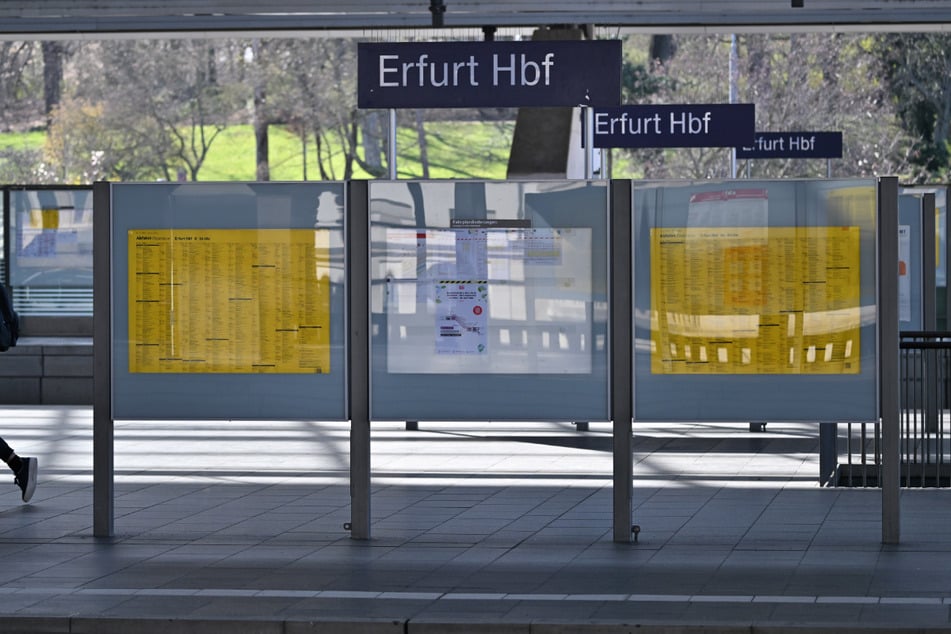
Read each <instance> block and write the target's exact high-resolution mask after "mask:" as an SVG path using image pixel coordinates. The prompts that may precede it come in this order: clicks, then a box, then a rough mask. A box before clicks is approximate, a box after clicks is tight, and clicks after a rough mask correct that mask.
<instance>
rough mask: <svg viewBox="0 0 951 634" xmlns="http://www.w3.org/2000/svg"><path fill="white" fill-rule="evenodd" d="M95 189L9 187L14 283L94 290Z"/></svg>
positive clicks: (11, 279) (35, 286)
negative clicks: (93, 236) (93, 204)
mask: <svg viewBox="0 0 951 634" xmlns="http://www.w3.org/2000/svg"><path fill="white" fill-rule="evenodd" d="M92 216H93V211H92V190H91V189H90V188H89V187H84V188H79V187H74V188H68V187H63V188H56V189H52V188H43V189H39V188H23V189H18V188H10V236H11V243H10V262H9V264H8V266H9V272H10V284H11V285H12V286H14V287H24V286H28V287H32V288H60V287H65V288H87V289H90V291H91V290H92Z"/></svg>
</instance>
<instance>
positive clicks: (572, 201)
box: [370, 181, 608, 421]
mask: <svg viewBox="0 0 951 634" xmlns="http://www.w3.org/2000/svg"><path fill="white" fill-rule="evenodd" d="M607 202H608V197H607V186H606V184H605V183H584V182H581V183H577V182H576V183H528V182H491V183H485V182H445V181H443V182H381V181H376V182H372V183H370V217H371V242H372V248H371V281H372V289H371V306H372V317H373V322H372V334H371V367H372V382H371V386H372V394H371V404H372V409H371V413H372V417H373V419H375V420H425V419H429V420H433V419H438V420H446V419H449V420H460V419H463V420H473V419H477V420H486V419H488V420H493V419H495V420H501V419H506V420H569V421H572V420H605V419H606V416H607V341H606V336H607V335H606V333H607V321H606V320H607V310H606V302H607V283H606V280H607V264H606V262H607Z"/></svg>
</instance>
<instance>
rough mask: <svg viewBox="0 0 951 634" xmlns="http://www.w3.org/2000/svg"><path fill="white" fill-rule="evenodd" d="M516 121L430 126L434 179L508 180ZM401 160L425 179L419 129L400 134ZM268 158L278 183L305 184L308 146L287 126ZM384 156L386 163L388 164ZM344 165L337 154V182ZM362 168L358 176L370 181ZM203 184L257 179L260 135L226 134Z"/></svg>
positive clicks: (244, 130)
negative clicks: (257, 137) (256, 138)
mask: <svg viewBox="0 0 951 634" xmlns="http://www.w3.org/2000/svg"><path fill="white" fill-rule="evenodd" d="M512 127H513V124H512V123H503V124H499V123H495V122H493V123H481V122H443V123H429V124H426V139H427V154H428V157H429V177H430V178H481V179H504V178H505V173H506V169H507V166H508V153H509V146H510V144H511V138H512ZM396 147H397V149H398V155H397V160H396V165H397V171H398V176H399V177H400V178H420V177H422V176H423V168H422V165H421V163H420V148H419V142H418V139H417V133H416V130H415V129H414V128H400V129H399V130H398V134H397V139H396ZM268 154H269V156H268V159H269V164H270V171H271V180H273V181H299V180H304V161H303V156H304V148H303V147H302V144H301V141H300V139H299V138H298V137H297V136H296V135H294V134H293V133H292V132H290V131H289V130H287V129H286V128H284V127H281V126H271V128H270V130H269V138H268ZM385 160H386V159H385V156H384V165H385ZM306 170H307V172H306V173H307V179H309V180H318V179H319V178H320V170H319V168H318V166H317V159H316V147H315V145H314V142H313V139H309V140H308V143H307V165H306ZM343 173H344V164H343V158H342V156H337V157H336V159H335V160H334V161H333V166H332V170H330V177H331V179H342V178H343ZM369 177H370V175H369V174H368V173H367V172H365V171H364V170H362V169H361V168H360V167H359V166H355V167H354V178H369ZM198 179H199V180H202V181H219V180H224V181H232V180H238V181H248V180H254V179H255V170H254V132H253V130H252V129H251V127H250V126H233V127H230V128H228V129H226V130H225V131H223V132H222V133H221V134H220V135H219V136H218V138H216V139H215V142H214V143H213V144H212V146H211V151H210V152H209V154H208V158H207V160H206V161H205V164H204V165H203V166H202V168H201V171H200V172H199V175H198Z"/></svg>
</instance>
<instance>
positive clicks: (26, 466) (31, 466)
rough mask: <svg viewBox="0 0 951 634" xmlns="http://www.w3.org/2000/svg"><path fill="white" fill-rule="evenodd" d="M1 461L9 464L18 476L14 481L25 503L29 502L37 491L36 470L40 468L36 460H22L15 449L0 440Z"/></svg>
mask: <svg viewBox="0 0 951 634" xmlns="http://www.w3.org/2000/svg"><path fill="white" fill-rule="evenodd" d="M0 460H3V461H4V462H5V463H7V466H9V467H10V470H11V471H13V473H14V475H15V476H16V477H15V478H14V479H13V481H14V482H15V483H16V485H17V486H18V487H20V490H21V491H22V492H23V501H24V502H29V501H30V498H31V497H33V491H35V490H36V470H37V468H38V466H39V464H38V461H37V459H36V458H21V457H20V456H18V455H16V453H15V452H14V451H13V448H12V447H10V445H8V444H7V443H6V441H5V440H3V438H0Z"/></svg>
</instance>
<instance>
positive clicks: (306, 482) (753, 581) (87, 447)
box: [0, 406, 951, 634]
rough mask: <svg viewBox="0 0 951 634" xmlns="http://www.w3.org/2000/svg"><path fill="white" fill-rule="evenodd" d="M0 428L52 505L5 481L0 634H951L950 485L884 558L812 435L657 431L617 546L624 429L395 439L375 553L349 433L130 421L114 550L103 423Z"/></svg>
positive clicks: (384, 454) (740, 427) (853, 496)
mask: <svg viewBox="0 0 951 634" xmlns="http://www.w3.org/2000/svg"><path fill="white" fill-rule="evenodd" d="M0 417H2V419H3V420H4V421H5V423H4V425H2V429H3V431H2V432H0V435H2V436H4V437H5V438H6V439H7V441H8V442H9V443H10V444H11V445H13V446H14V448H15V449H16V450H17V451H18V452H19V453H20V454H21V455H36V456H38V457H39V459H40V482H39V486H38V488H37V491H36V495H35V497H34V499H33V501H32V502H31V503H30V504H22V503H21V502H20V500H19V491H18V490H17V489H16V488H15V487H14V486H13V484H12V477H11V479H10V481H9V484H8V485H4V486H0V632H33V633H40V632H86V633H92V632H96V633H113V632H114V633H117V634H118V633H123V634H125V633H128V632H134V633H136V634H140V633H146V634H148V633H151V632H156V633H159V632H161V633H162V634H174V633H176V632H187V633H189V634H200V633H204V632H213V633H218V632H221V633H223V634H232V633H236V634H242V633H245V632H247V633H252V632H253V633H274V634H279V633H285V634H294V633H307V632H333V633H336V632H342V633H345V634H346V633H348V632H353V633H356V632H360V633H374V632H392V633H394V634H396V633H436V632H456V633H462V632H475V633H493V632H500V633H521V634H529V633H532V634H543V633H548V634H567V633H569V632H597V633H598V634H611V633H614V632H632V631H634V630H635V629H636V630H637V631H638V632H664V633H671V634H672V633H676V632H687V631H689V632H777V633H779V632H784V633H785V632H791V631H797V632H803V631H814V632H827V631H830V630H834V629H840V630H843V631H845V630H848V631H849V632H858V631H862V630H870V631H871V630H874V631H878V632H880V631H883V629H884V630H886V631H895V632H921V631H934V632H939V631H948V632H951V617H949V611H951V491H948V490H945V489H925V490H903V492H902V498H901V510H902V527H901V543H900V544H899V545H894V546H885V545H882V543H881V493H880V491H878V490H876V489H865V490H863V489H829V488H820V487H819V485H818V483H817V473H818V465H817V462H818V433H817V429H816V428H815V427H814V426H811V425H798V424H797V425H794V424H779V423H770V424H769V425H767V427H766V430H765V431H764V432H762V433H752V432H750V431H749V428H748V425H746V424H737V425H722V424H719V425H708V424H680V425H667V426H658V425H645V426H640V425H639V426H638V427H637V428H636V434H635V439H634V444H635V451H636V467H635V480H634V509H635V518H634V520H635V522H636V523H637V524H638V525H639V526H640V527H641V532H640V534H639V536H638V542H637V543H634V544H617V543H614V542H613V540H612V491H611V481H612V475H611V470H612V460H611V444H612V443H611V428H610V425H608V424H606V423H592V424H591V425H590V429H589V430H588V431H577V430H576V429H575V428H574V426H573V425H570V424H552V423H533V424H528V423H524V424H511V423H484V424H472V423H453V424H450V423H440V424H436V423H422V424H421V425H420V429H419V431H406V429H405V426H404V425H401V424H395V423H387V424H377V425H375V426H374V432H373V436H372V447H373V466H372V469H373V495H372V518H373V522H372V533H373V538H372V539H371V540H369V541H359V540H353V539H351V538H350V537H349V534H348V533H347V532H346V531H345V530H344V528H343V525H344V523H346V522H348V521H349V519H350V511H349V503H350V496H349V486H348V476H349V472H348V469H349V467H348V448H349V438H348V429H347V427H346V426H345V425H343V424H340V423H319V422H282V421H275V422H256V423H247V422H224V421H218V422H207V421H199V422H123V421H119V422H117V423H116V442H115V452H116V480H115V489H116V497H115V501H116V517H115V532H116V535H115V537H114V538H110V539H97V538H95V537H93V529H92V524H93V509H92V503H93V493H92V453H93V452H92V449H93V447H92V410H91V408H83V407H22V406H21V407H2V408H0Z"/></svg>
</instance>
